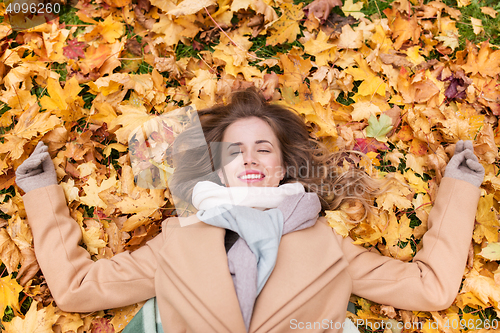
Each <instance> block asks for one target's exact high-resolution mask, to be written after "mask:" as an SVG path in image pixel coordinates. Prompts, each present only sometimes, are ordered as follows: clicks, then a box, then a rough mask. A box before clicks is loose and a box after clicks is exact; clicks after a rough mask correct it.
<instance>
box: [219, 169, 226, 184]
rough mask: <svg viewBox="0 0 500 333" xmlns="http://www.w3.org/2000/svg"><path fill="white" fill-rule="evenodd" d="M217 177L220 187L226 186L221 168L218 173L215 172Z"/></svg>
mask: <svg viewBox="0 0 500 333" xmlns="http://www.w3.org/2000/svg"><path fill="white" fill-rule="evenodd" d="M217 175H218V176H219V179H220V182H221V183H222V185H226V182H225V181H224V174H223V173H222V168H220V169H219V171H217Z"/></svg>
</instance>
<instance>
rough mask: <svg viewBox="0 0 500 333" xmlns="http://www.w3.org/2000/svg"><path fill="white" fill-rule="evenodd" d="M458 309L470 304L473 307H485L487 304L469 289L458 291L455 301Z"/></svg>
mask: <svg viewBox="0 0 500 333" xmlns="http://www.w3.org/2000/svg"><path fill="white" fill-rule="evenodd" d="M455 304H456V305H457V306H458V307H459V308H460V309H462V310H463V309H464V308H465V306H470V307H472V308H474V309H477V308H478V307H479V308H485V307H486V306H487V305H486V304H484V303H483V302H481V301H480V300H479V299H478V298H477V297H476V296H474V294H473V293H471V292H470V291H468V292H466V293H460V294H459V295H458V296H457V299H456V303H455Z"/></svg>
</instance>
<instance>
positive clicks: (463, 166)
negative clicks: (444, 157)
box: [444, 140, 484, 187]
mask: <svg viewBox="0 0 500 333" xmlns="http://www.w3.org/2000/svg"><path fill="white" fill-rule="evenodd" d="M444 176H445V177H451V178H455V179H460V180H465V181H466V182H469V183H471V184H473V185H476V186H477V187H479V186H481V183H482V182H483V179H484V168H483V166H482V165H481V163H479V160H478V159H477V157H476V155H474V149H473V148H472V141H462V140H460V141H458V142H457V145H456V146H455V154H454V155H453V157H452V158H451V159H450V162H448V165H447V166H446V170H445V172H444Z"/></svg>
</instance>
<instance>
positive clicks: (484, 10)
mask: <svg viewBox="0 0 500 333" xmlns="http://www.w3.org/2000/svg"><path fill="white" fill-rule="evenodd" d="M481 12H482V13H484V14H486V15H489V16H491V17H493V18H495V17H497V15H498V12H497V11H496V10H494V9H493V8H491V7H486V6H485V7H481Z"/></svg>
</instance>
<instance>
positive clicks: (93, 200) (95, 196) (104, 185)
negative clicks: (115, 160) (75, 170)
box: [79, 168, 118, 208]
mask: <svg viewBox="0 0 500 333" xmlns="http://www.w3.org/2000/svg"><path fill="white" fill-rule="evenodd" d="M117 182H118V181H117V179H116V171H115V169H114V168H113V169H112V172H111V175H110V177H109V178H108V179H105V180H103V181H102V182H101V185H97V180H96V179H95V178H94V177H93V176H91V177H89V179H88V180H87V183H86V184H85V185H83V186H82V189H83V191H84V192H85V195H84V196H81V197H80V198H79V201H80V202H81V203H83V204H85V205H87V206H90V207H101V208H106V207H107V205H106V203H105V202H104V201H102V199H101V198H100V197H99V193H100V192H102V191H104V190H106V189H108V188H110V187H117V186H118V183H117Z"/></svg>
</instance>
